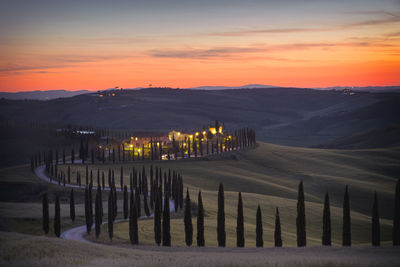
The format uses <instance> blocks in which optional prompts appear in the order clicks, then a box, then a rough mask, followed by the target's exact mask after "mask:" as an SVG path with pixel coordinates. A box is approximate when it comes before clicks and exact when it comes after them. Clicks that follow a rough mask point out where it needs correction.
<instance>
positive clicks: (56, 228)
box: [54, 196, 61, 237]
mask: <svg viewBox="0 0 400 267" xmlns="http://www.w3.org/2000/svg"><path fill="white" fill-rule="evenodd" d="M54 234H55V235H56V236H57V237H60V235H61V215H60V199H59V197H58V196H56V203H55V206H54Z"/></svg>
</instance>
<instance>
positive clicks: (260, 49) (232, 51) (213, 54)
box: [147, 41, 393, 62]
mask: <svg viewBox="0 0 400 267" xmlns="http://www.w3.org/2000/svg"><path fill="white" fill-rule="evenodd" d="M392 46H393V45H391V44H384V43H374V42H367V41H358V42H338V43H288V44H279V45H267V44H260V45H255V46H249V47H211V48H206V49H198V48H181V49H154V50H149V51H147V54H148V55H149V56H151V57H155V58H179V59H215V58H229V59H235V58H238V59H240V57H238V56H240V55H244V54H245V55H247V56H251V55H252V54H255V55H260V54H262V57H263V58H266V59H269V60H276V61H298V62H305V61H307V60H291V59H288V58H284V57H275V56H272V55H271V54H273V53H280V52H285V51H290V50H308V49H334V48H338V47H358V48H363V47H392ZM247 58H248V57H247Z"/></svg>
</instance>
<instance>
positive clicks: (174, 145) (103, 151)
mask: <svg viewBox="0 0 400 267" xmlns="http://www.w3.org/2000/svg"><path fill="white" fill-rule="evenodd" d="M208 134H209V135H211V137H212V134H210V133H208ZM203 135H204V134H203V133H201V132H200V135H199V136H197V137H196V136H194V137H193V138H188V139H185V140H184V141H181V142H179V141H176V140H175V138H174V137H173V139H172V141H171V147H170V148H163V145H162V142H161V141H160V140H158V139H156V138H155V139H154V140H153V138H151V140H150V142H149V145H150V147H149V148H147V147H145V146H144V144H143V145H142V147H141V148H139V149H137V150H136V153H135V149H131V148H130V149H127V147H126V146H125V143H124V142H122V141H118V140H114V139H112V141H111V143H110V145H108V144H109V140H108V137H107V140H106V144H105V145H101V144H100V140H101V138H100V137H99V136H97V135H96V136H95V137H94V136H90V135H87V134H85V135H84V134H82V135H80V137H79V140H80V143H79V149H75V148H71V150H70V151H66V149H62V150H61V149H60V150H58V149H51V150H49V151H47V152H46V151H44V152H37V153H35V154H33V155H32V156H31V160H30V166H31V171H32V172H33V171H34V170H35V168H37V167H38V166H40V165H42V164H44V165H45V166H46V171H49V172H52V171H53V170H54V169H55V168H57V166H58V165H60V164H63V165H66V164H76V163H78V161H77V159H79V163H80V164H83V165H84V164H92V165H93V164H97V163H101V164H106V163H113V164H115V163H126V162H134V161H148V160H151V161H155V160H162V159H163V158H162V156H163V155H165V158H166V159H167V160H171V159H172V158H175V159H176V160H177V159H178V158H179V157H181V158H182V159H183V158H185V155H187V157H188V158H192V157H194V158H197V157H203V156H208V155H213V154H221V153H223V152H227V151H233V150H240V149H244V148H247V147H252V146H255V144H256V135H255V131H254V130H253V129H249V128H241V129H238V130H235V131H234V133H233V134H232V135H229V136H226V137H218V135H219V134H217V135H216V138H215V141H213V140H212V139H209V138H206V142H203V141H202V139H203V138H202V137H204V138H205V136H203ZM206 135H207V134H206ZM146 149H147V150H148V153H144V151H145V150H146ZM67 159H69V160H67Z"/></svg>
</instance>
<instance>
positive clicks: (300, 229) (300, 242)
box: [296, 181, 307, 247]
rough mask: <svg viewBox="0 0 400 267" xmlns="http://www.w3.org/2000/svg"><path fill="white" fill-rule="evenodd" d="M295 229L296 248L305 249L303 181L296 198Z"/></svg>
mask: <svg viewBox="0 0 400 267" xmlns="http://www.w3.org/2000/svg"><path fill="white" fill-rule="evenodd" d="M296 228H297V246H298V247H305V246H306V244H307V239H306V212H305V206H304V189H303V181H301V182H300V184H299V192H298V196H297V218H296Z"/></svg>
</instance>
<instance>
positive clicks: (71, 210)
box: [69, 189, 75, 222]
mask: <svg viewBox="0 0 400 267" xmlns="http://www.w3.org/2000/svg"><path fill="white" fill-rule="evenodd" d="M69 217H70V218H71V220H72V222H74V221H75V198H74V189H71V197H70V199H69Z"/></svg>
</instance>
